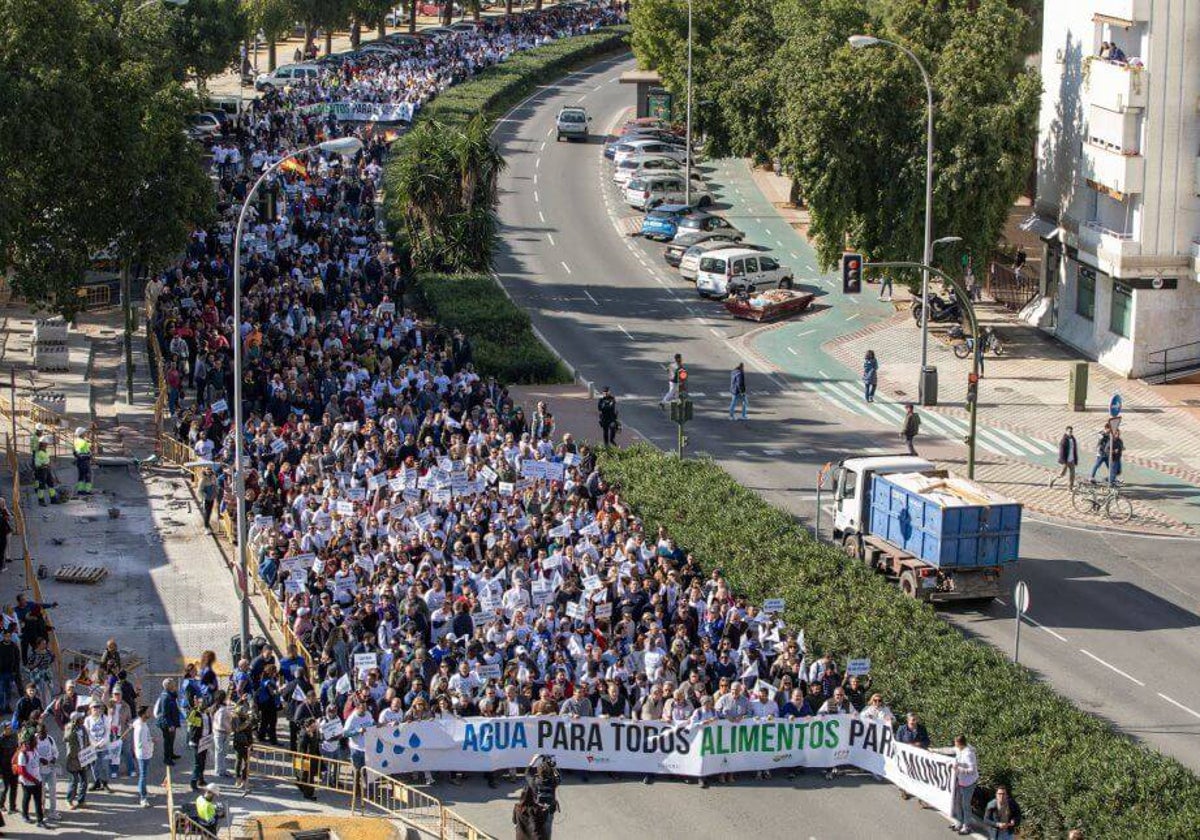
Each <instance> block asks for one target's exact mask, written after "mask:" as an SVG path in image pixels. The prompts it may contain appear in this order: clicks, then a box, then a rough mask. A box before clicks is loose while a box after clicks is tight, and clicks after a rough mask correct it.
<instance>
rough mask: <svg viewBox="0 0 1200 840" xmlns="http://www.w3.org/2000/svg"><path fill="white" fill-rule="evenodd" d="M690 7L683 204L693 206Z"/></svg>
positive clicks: (689, 7) (689, 8)
mask: <svg viewBox="0 0 1200 840" xmlns="http://www.w3.org/2000/svg"><path fill="white" fill-rule="evenodd" d="M687 6H688V36H687V128H686V129H685V131H684V135H685V136H684V143H686V144H687V150H686V152H685V155H686V157H685V160H686V163H685V165H684V173H683V203H684V204H686V205H687V206H689V207H691V206H692V0H687Z"/></svg>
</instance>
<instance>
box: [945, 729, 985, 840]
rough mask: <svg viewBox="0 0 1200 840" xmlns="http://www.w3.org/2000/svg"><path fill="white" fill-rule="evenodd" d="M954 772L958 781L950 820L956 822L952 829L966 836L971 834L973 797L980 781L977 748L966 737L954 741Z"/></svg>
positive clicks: (959, 737) (958, 737)
mask: <svg viewBox="0 0 1200 840" xmlns="http://www.w3.org/2000/svg"><path fill="white" fill-rule="evenodd" d="M954 771H955V774H956V778H957V780H958V781H957V787H956V788H955V791H954V806H953V810H952V811H951V812H950V819H952V820H953V821H954V822H953V823H952V824H951V826H950V828H952V829H954V830H956V831H958V833H959V834H962V835H964V836H965V835H968V834H970V833H971V817H972V814H971V796H972V795H973V794H974V793H975V783H976V782H978V781H979V760H978V759H977V758H976V756H975V748H974V747H972V746H971V745H970V744H968V743H967V736H966V735H959V736H957V737H955V739H954Z"/></svg>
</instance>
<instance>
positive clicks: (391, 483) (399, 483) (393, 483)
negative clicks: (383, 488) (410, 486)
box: [388, 476, 404, 493]
mask: <svg viewBox="0 0 1200 840" xmlns="http://www.w3.org/2000/svg"><path fill="white" fill-rule="evenodd" d="M388 489H389V490H391V491H392V492H393V493H399V492H400V491H401V490H403V489H404V478H403V477H402V476H396V477H395V478H393V479H389V480H388Z"/></svg>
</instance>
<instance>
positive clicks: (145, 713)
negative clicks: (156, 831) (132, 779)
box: [133, 706, 154, 808]
mask: <svg viewBox="0 0 1200 840" xmlns="http://www.w3.org/2000/svg"><path fill="white" fill-rule="evenodd" d="M133 757H134V758H135V759H136V760H137V767H138V782H137V789H138V799H139V800H141V805H142V807H143V808H149V807H150V796H149V793H148V792H147V790H146V780H147V778H148V777H149V776H150V759H152V758H154V727H153V726H151V725H150V707H149V706H138V713H137V718H136V719H134V721H133Z"/></svg>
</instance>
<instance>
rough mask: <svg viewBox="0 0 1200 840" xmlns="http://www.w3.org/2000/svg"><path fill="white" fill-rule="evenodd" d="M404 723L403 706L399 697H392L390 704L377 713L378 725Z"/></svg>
mask: <svg viewBox="0 0 1200 840" xmlns="http://www.w3.org/2000/svg"><path fill="white" fill-rule="evenodd" d="M400 723H404V707H403V705H402V703H401V700H400V698H399V697H393V698H392V704H391V705H390V706H388V707H387V708H386V709H384V710H383V711H382V712H380V713H379V725H380V726H388V725H390V724H400Z"/></svg>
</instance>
